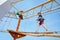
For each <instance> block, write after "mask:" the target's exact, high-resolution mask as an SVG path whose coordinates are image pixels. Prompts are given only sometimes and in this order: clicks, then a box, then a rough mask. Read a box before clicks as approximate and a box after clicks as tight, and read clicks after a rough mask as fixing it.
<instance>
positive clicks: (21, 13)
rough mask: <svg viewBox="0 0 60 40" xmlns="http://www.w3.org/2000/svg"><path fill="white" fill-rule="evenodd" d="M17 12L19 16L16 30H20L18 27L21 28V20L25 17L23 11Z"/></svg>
mask: <svg viewBox="0 0 60 40" xmlns="http://www.w3.org/2000/svg"><path fill="white" fill-rule="evenodd" d="M16 14H17V15H18V16H19V18H18V25H17V28H16V32H18V29H19V26H20V21H21V20H22V19H23V11H20V12H17V13H16Z"/></svg>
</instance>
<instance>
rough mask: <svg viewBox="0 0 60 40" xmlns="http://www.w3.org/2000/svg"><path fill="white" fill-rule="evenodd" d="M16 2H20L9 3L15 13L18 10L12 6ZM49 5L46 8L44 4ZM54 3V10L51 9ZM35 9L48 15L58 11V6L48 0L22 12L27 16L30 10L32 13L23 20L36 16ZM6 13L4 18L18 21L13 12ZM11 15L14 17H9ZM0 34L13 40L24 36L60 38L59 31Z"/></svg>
mask: <svg viewBox="0 0 60 40" xmlns="http://www.w3.org/2000/svg"><path fill="white" fill-rule="evenodd" d="M21 1H22V0H21ZM18 2H20V0H19V1H17V2H11V5H12V7H13V8H15V9H16V10H17V11H19V10H18V9H17V7H15V5H14V4H16V3H18ZM49 3H51V4H50V8H47V7H46V4H49ZM54 3H56V4H57V5H58V6H57V7H56V8H54V7H53V4H54ZM43 7H44V8H45V9H46V10H45V11H43ZM37 8H40V11H39V12H40V13H41V14H45V13H48V12H52V11H55V10H59V9H60V4H59V3H58V2H57V1H56V0H49V1H47V2H45V3H42V4H39V5H37V6H35V7H33V8H30V9H28V10H26V11H24V14H27V12H28V13H29V12H30V11H31V10H32V11H33V12H32V14H31V15H30V16H28V17H25V18H24V19H29V18H32V17H34V16H37V14H34V13H35V10H36V9H37ZM8 13H9V15H8V16H5V17H7V18H14V19H18V18H17V17H16V13H15V12H8ZM11 15H13V16H15V17H11ZM23 16H24V15H23ZM0 32H4V33H10V34H11V36H12V37H13V38H14V40H16V39H18V38H21V37H25V36H34V37H42V36H48V37H56V38H60V31H53V32H16V31H13V30H7V31H4V30H0Z"/></svg>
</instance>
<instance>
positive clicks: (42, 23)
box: [36, 13, 47, 31]
mask: <svg viewBox="0 0 60 40" xmlns="http://www.w3.org/2000/svg"><path fill="white" fill-rule="evenodd" d="M37 20H38V21H39V25H38V28H37V30H36V31H38V30H39V27H40V26H41V25H42V26H43V27H44V29H45V30H46V31H47V28H46V26H45V24H44V18H43V17H42V15H41V13H38V19H37Z"/></svg>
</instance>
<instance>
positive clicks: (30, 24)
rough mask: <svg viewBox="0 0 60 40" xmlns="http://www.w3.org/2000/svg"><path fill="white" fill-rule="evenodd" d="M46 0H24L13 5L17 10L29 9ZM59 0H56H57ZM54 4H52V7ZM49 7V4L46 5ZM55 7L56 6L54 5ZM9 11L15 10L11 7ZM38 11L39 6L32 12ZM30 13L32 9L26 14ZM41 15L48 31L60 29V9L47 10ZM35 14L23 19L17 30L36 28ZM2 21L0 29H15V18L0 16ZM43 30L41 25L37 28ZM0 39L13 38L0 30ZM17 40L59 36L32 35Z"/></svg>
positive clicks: (37, 39)
mask: <svg viewBox="0 0 60 40" xmlns="http://www.w3.org/2000/svg"><path fill="white" fill-rule="evenodd" d="M46 1H47V0H24V1H22V2H20V3H17V4H16V5H15V6H16V7H17V8H18V9H19V10H23V11H26V10H27V9H30V8H32V7H34V6H36V5H39V4H41V3H44V2H46ZM59 1H60V0H57V2H59ZM55 6H56V4H54V7H55ZM47 7H49V6H47ZM56 7H57V6H56ZM11 11H16V10H15V9H14V8H12V9H11ZM39 11H40V9H39V8H37V9H36V10H35V11H34V14H36V13H38V12H39ZM31 14H32V11H30V12H28V13H27V14H25V15H27V16H30V15H31ZM43 17H44V18H45V24H46V26H47V28H48V30H49V31H60V10H57V11H53V12H49V13H46V14H43ZM36 19H37V16H34V17H32V18H29V19H25V20H22V21H21V26H20V29H19V31H26V32H34V31H35V30H36V28H37V25H38V23H37V21H36ZM2 20H3V21H2V22H0V30H4V31H7V29H11V30H15V29H16V26H17V21H18V20H17V19H13V18H7V17H4V18H2ZM6 20H7V21H6ZM41 31H43V32H45V29H44V28H43V27H42V26H41V27H40V29H39V32H41ZM0 40H13V38H12V37H11V36H10V34H9V33H4V32H0ZM17 40H60V39H59V38H53V37H32V36H26V37H23V38H20V39H17Z"/></svg>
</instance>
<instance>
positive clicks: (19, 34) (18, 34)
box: [8, 30, 60, 39]
mask: <svg viewBox="0 0 60 40" xmlns="http://www.w3.org/2000/svg"><path fill="white" fill-rule="evenodd" d="M8 32H9V33H10V34H11V36H12V37H13V38H15V39H17V38H22V37H25V36H27V35H28V36H36V37H41V36H48V37H57V38H60V35H56V34H58V32H15V31H13V30H8Z"/></svg>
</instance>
